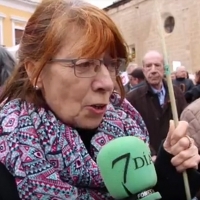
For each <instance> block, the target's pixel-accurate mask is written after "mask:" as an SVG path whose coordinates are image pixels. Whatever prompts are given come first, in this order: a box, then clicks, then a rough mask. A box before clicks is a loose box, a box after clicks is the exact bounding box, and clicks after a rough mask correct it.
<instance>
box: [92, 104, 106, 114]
mask: <svg viewBox="0 0 200 200" xmlns="http://www.w3.org/2000/svg"><path fill="white" fill-rule="evenodd" d="M106 106H107V104H93V105H90V106H88V109H89V110H90V111H91V112H93V113H94V114H104V113H105V111H106Z"/></svg>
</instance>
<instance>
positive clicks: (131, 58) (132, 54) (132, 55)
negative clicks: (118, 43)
mask: <svg viewBox="0 0 200 200" xmlns="http://www.w3.org/2000/svg"><path fill="white" fill-rule="evenodd" d="M135 58H136V50H135V45H131V46H130V54H129V61H131V62H132V61H134V60H135Z"/></svg>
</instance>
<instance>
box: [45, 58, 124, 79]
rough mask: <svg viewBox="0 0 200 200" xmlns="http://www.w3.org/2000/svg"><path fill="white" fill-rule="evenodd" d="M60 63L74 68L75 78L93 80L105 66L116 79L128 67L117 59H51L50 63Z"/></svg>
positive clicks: (121, 60) (120, 59)
mask: <svg viewBox="0 0 200 200" xmlns="http://www.w3.org/2000/svg"><path fill="white" fill-rule="evenodd" d="M49 62H50V63H52V62H57V63H60V64H61V65H62V66H64V67H71V68H74V74H75V76H77V77H79V78H91V77H94V76H96V74H97V72H98V70H99V68H100V67H101V66H102V64H104V65H105V66H106V68H107V69H108V71H109V73H110V76H111V77H116V76H117V75H118V74H119V71H121V70H124V69H125V67H126V60H125V59H122V58H117V59H103V60H100V59H85V58H80V59H51V60H50V61H49Z"/></svg>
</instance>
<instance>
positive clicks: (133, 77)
mask: <svg viewBox="0 0 200 200" xmlns="http://www.w3.org/2000/svg"><path fill="white" fill-rule="evenodd" d="M144 80H145V76H144V73H143V70H142V68H140V67H137V68H135V69H133V71H132V72H131V73H130V74H129V84H130V88H131V89H130V91H133V90H135V89H138V88H140V87H141V86H143V85H144Z"/></svg>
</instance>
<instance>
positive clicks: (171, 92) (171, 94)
mask: <svg viewBox="0 0 200 200" xmlns="http://www.w3.org/2000/svg"><path fill="white" fill-rule="evenodd" d="M154 1H155V7H156V13H157V20H158V29H159V33H160V37H161V42H162V48H163V54H164V63H165V74H166V77H167V86H168V91H169V98H170V102H171V109H172V115H173V120H174V123H175V126H176V127H177V125H178V121H179V119H178V112H177V107H176V101H175V97H174V88H173V84H172V79H171V73H170V67H169V61H168V54H167V47H166V42H165V37H164V32H163V31H164V30H163V27H162V19H161V15H160V11H159V8H158V4H157V0H154ZM183 181H184V186H185V193H186V197H187V200H191V199H192V198H191V194H190V186H189V182H188V176H187V173H186V171H184V172H183Z"/></svg>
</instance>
